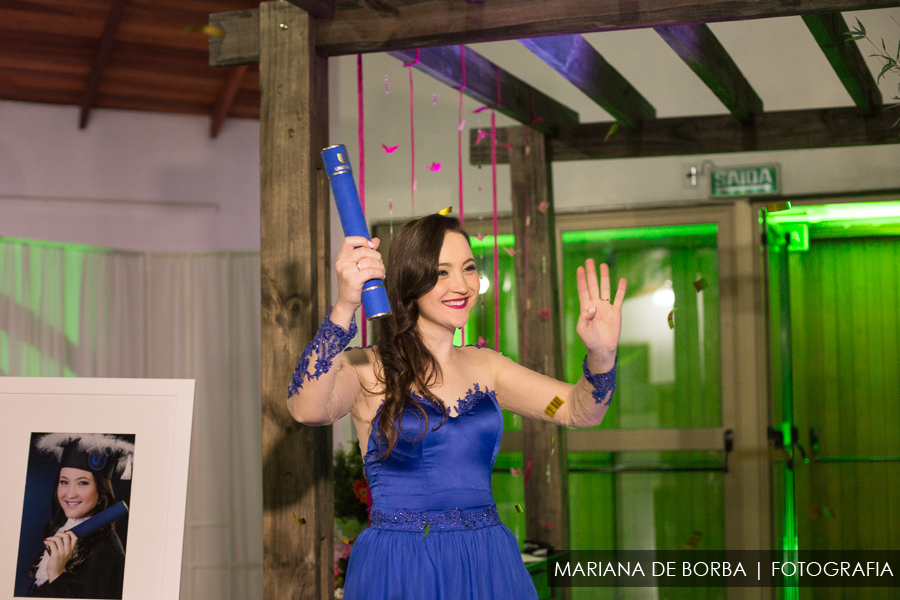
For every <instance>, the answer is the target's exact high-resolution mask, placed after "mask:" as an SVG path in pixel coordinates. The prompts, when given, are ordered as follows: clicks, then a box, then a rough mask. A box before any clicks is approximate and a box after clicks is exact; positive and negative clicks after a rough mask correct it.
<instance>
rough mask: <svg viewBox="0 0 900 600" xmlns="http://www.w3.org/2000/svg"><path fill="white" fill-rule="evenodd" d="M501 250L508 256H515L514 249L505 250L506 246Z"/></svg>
mask: <svg viewBox="0 0 900 600" xmlns="http://www.w3.org/2000/svg"><path fill="white" fill-rule="evenodd" d="M503 249H504V250H505V251H506V253H507V254H509V255H510V256H515V255H516V251H515V249H514V248H507V247H506V246H504V247H503Z"/></svg>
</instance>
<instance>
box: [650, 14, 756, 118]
mask: <svg viewBox="0 0 900 600" xmlns="http://www.w3.org/2000/svg"><path fill="white" fill-rule="evenodd" d="M655 29H656V32H657V33H658V34H659V35H660V36H662V38H663V39H664V40H665V41H666V43H667V44H669V46H671V48H672V50H674V51H675V53H676V54H678V56H680V57H681V59H682V60H683V61H684V62H685V63H686V64H687V66H688V67H690V68H691V70H692V71H693V72H694V73H696V74H697V76H698V77H699V78H700V79H701V80H702V81H703V83H705V84H706V86H707V87H708V88H709V89H710V90H712V93H713V94H715V95H716V97H717V98H718V99H719V100H721V101H722V104H724V105H725V107H726V108H727V109H728V110H729V111H730V112H731V114H732V115H734V116H735V117H736V118H737V119H738V120H740V121H747V120H749V119H750V118H751V117H752V116H753V115H755V114H759V113H761V112H762V111H763V103H762V100H760V98H759V96H758V95H757V94H756V92H755V91H753V87H751V85H750V83H749V82H748V81H747V79H746V78H745V77H744V75H743V74H742V73H741V70H740V69H739V68H738V66H737V65H736V64H735V63H734V60H732V58H731V56H730V55H729V54H728V52H726V50H725V48H724V47H723V46H722V44H721V43H720V42H719V40H718V38H716V36H715V34H713V32H712V30H711V29H710V28H709V26H708V25H706V24H705V23H693V24H689V25H669V26H665V27H656V28H655Z"/></svg>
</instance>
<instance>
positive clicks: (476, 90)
mask: <svg viewBox="0 0 900 600" xmlns="http://www.w3.org/2000/svg"><path fill="white" fill-rule="evenodd" d="M461 48H462V47H461V46H443V47H440V48H422V49H421V50H420V51H416V50H397V51H394V52H388V54H390V55H391V56H393V57H394V58H398V59H400V60H401V61H403V62H404V63H406V64H413V66H414V68H415V69H418V70H419V71H422V72H423V73H426V74H428V75H430V76H432V77H434V78H435V79H437V80H438V81H441V82H443V83H446V84H447V85H449V86H450V87H452V88H454V89H459V87H460V86H461V85H462V81H463V76H462V58H461V55H462V50H461ZM465 54H466V87H464V88H463V93H464V94H466V95H467V96H469V97H470V98H474V99H475V100H478V101H479V102H481V103H483V104H486V105H488V106H491V107H496V109H497V111H498V112H501V113H503V114H504V115H506V116H508V117H510V118H512V119H515V120H516V121H519V122H520V123H524V124H526V125H528V124H531V125H532V126H533V127H534V128H535V129H538V130H539V131H547V130H548V129H549V128H550V127H552V126H554V125H557V124H560V123H578V113H576V112H575V111H574V110H572V109H571V108H568V107H566V106H564V105H562V104H560V103H559V102H557V101H556V100H554V99H553V98H551V97H549V96H547V95H546V94H544V93H542V92H539V91H538V90H536V89H534V88H533V87H531V86H530V85H528V84H527V83H525V82H524V81H522V80H521V79H519V78H517V77H516V76H515V75H511V74H510V73H507V72H506V71H504V70H503V69H501V68H500V67H498V66H497V65H495V64H494V63H492V62H491V61H489V60H488V59H486V58H484V57H483V56H481V55H480V54H478V53H477V52H475V51H474V50H472V49H470V48H466V50H465ZM498 92H499V95H500V97H499V98H498V97H497V95H498Z"/></svg>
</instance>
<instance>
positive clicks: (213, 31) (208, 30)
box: [184, 25, 225, 38]
mask: <svg viewBox="0 0 900 600" xmlns="http://www.w3.org/2000/svg"><path fill="white" fill-rule="evenodd" d="M184 33H205V34H206V35H211V36H215V37H217V38H223V37H225V31H224V30H223V29H222V28H221V27H216V26H215V25H188V26H187V27H185V28H184Z"/></svg>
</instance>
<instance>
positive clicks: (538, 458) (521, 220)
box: [508, 126, 569, 550]
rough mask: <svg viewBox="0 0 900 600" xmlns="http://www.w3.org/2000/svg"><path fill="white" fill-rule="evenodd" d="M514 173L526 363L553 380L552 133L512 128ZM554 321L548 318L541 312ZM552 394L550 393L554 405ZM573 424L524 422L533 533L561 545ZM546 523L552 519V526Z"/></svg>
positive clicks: (556, 340) (529, 532)
mask: <svg viewBox="0 0 900 600" xmlns="http://www.w3.org/2000/svg"><path fill="white" fill-rule="evenodd" d="M508 131H509V142H510V143H511V144H512V147H511V148H510V150H509V156H510V164H509V173H510V179H511V181H512V195H513V233H514V234H515V239H516V254H515V264H516V290H517V291H516V303H517V307H516V308H517V310H516V314H517V321H518V330H519V364H521V365H523V366H525V367H528V368H529V369H531V370H533V371H537V372H538V373H543V374H544V375H547V376H549V377H558V376H559V374H561V373H562V372H563V369H562V361H561V358H560V353H559V352H558V348H560V347H561V342H562V336H561V334H560V327H559V323H560V319H559V307H560V303H559V278H558V277H557V262H556V235H555V232H556V230H555V226H554V221H553V195H552V184H551V169H550V162H549V161H548V160H547V156H546V152H545V138H544V136H543V134H541V133H540V132H537V131H531V130H529V129H528V128H526V127H521V126H520V127H511V128H510V129H509V130H508ZM544 309H548V310H549V311H550V318H549V319H546V318H543V317H541V315H540V313H541V311H542V310H544ZM550 400H552V398H548V399H547V402H548V403H549V402H550ZM567 456H568V452H567V449H566V429H565V428H564V427H560V426H559V425H554V424H552V423H547V422H544V421H537V420H534V419H525V420H524V422H523V424H522V459H523V460H524V461H525V463H526V464H532V465H533V469H534V473H536V474H535V475H533V476H532V477H531V478H530V479H529V481H528V482H526V483H525V522H526V537H527V538H528V539H529V540H534V541H538V542H544V543H548V544H550V545H552V546H553V547H554V548H555V549H557V550H561V549H567V548H568V547H569V494H568V488H569V486H568V481H569V476H568V470H567V463H566V458H567ZM543 523H552V524H553V525H554V527H553V528H552V529H550V528H547V527H546V526H545V525H543Z"/></svg>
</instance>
